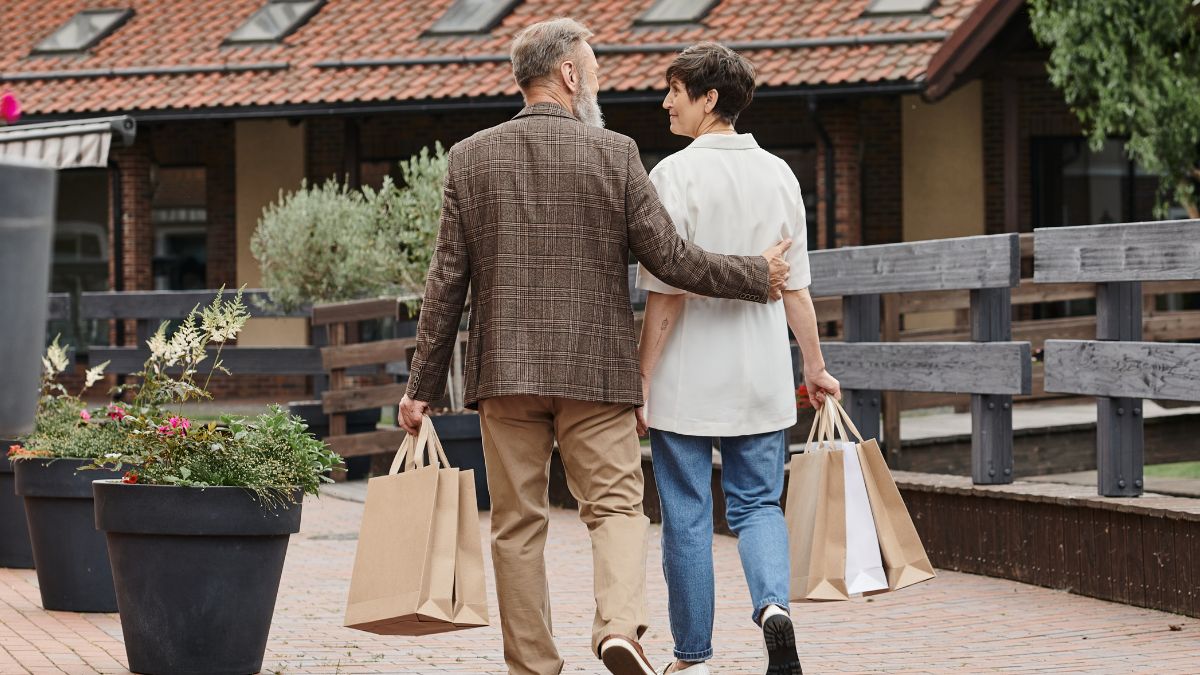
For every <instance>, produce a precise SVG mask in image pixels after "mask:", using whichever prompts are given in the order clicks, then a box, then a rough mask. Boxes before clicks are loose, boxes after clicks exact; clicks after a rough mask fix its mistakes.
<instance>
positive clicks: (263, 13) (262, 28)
mask: <svg viewBox="0 0 1200 675" xmlns="http://www.w3.org/2000/svg"><path fill="white" fill-rule="evenodd" d="M324 2H325V0H270V2H268V3H267V4H266V5H264V6H263V7H262V8H260V9H259V10H258V11H257V12H255V13H254V14H253V15H252V16H251V17H250V18H249V19H247V20H246V23H244V24H242V25H241V26H239V27H238V29H237V30H235V31H233V33H231V34H230V35H229V37H228V38H226V39H225V42H227V43H239V44H240V43H245V42H279V41H280V40H282V39H283V38H285V37H287V36H289V35H291V34H292V33H294V32H295V31H296V29H297V28H299V27H300V26H303V25H304V23H305V22H307V21H308V20H309V19H310V18H312V15H313V14H316V13H317V10H318V9H320V8H321V5H322V4H324Z"/></svg>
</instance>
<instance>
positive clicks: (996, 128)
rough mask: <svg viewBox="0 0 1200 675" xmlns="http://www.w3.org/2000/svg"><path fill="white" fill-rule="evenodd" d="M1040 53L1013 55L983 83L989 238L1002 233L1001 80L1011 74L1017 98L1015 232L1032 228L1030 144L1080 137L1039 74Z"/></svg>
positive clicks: (1073, 120) (1057, 93) (1059, 98)
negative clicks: (1038, 140)
mask: <svg viewBox="0 0 1200 675" xmlns="http://www.w3.org/2000/svg"><path fill="white" fill-rule="evenodd" d="M1043 58H1044V57H1043V56H1042V55H1040V54H1016V55H1014V56H1012V57H1010V58H1009V59H1008V60H1007V61H1006V62H1005V63H1004V64H1001V65H1000V66H998V67H997V69H996V72H994V73H992V74H989V75H987V76H985V77H983V78H982V80H983V143H984V152H983V155H984V190H985V197H984V200H985V208H986V219H987V220H986V222H987V232H988V234H996V233H1002V232H1004V231H1005V223H1004V200H1005V195H1004V79H1003V78H1004V75H1003V74H1001V73H1002V71H1003V69H1004V68H1005V66H1009V67H1010V68H1011V69H1012V72H1013V73H1014V74H1013V75H1011V77H1013V78H1014V81H1015V84H1016V96H1017V166H1018V178H1017V223H1018V226H1019V231H1021V232H1030V231H1032V229H1033V174H1032V164H1031V150H1032V146H1033V139H1035V138H1038V137H1051V136H1060V137H1061V136H1074V137H1079V136H1082V135H1083V129H1082V127H1081V126H1080V124H1079V120H1078V118H1076V117H1075V114H1074V113H1072V112H1071V110H1070V109H1069V108H1068V107H1067V104H1066V102H1065V101H1064V100H1063V96H1062V92H1060V91H1059V90H1058V89H1056V88H1055V87H1054V85H1052V84H1051V83H1050V80H1049V78H1048V77H1047V76H1046V75H1045V74H1044V73H1040V72H1038V71H1039V70H1040V69H1039V67H1038V65H1039V64H1040V63H1044V61H1043V60H1042V59H1043Z"/></svg>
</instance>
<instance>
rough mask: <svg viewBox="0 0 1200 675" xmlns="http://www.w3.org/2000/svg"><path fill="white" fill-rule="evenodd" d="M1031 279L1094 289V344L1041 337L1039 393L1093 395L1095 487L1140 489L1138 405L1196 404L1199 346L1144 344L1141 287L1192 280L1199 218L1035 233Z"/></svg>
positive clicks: (1117, 491) (1108, 492)
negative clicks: (1147, 401) (1042, 386)
mask: <svg viewBox="0 0 1200 675" xmlns="http://www.w3.org/2000/svg"><path fill="white" fill-rule="evenodd" d="M1034 247H1035V269H1036V271H1035V279H1036V280H1037V281H1038V282H1068V283H1081V282H1082V283H1094V284H1096V285H1097V294H1096V299H1097V307H1096V309H1097V313H1096V339H1095V340H1064V339H1054V340H1047V341H1046V389H1047V390H1048V391H1055V392H1063V393H1069V394H1083V395H1088V396H1096V397H1098V398H1097V399H1096V401H1097V403H1096V405H1097V422H1096V443H1097V489H1098V491H1099V493H1100V494H1101V495H1104V496H1108V497H1128V496H1135V495H1140V494H1141V493H1142V463H1143V462H1142V452H1143V420H1144V418H1143V415H1142V399H1144V398H1159V399H1176V400H1182V401H1200V344H1166V343H1160V342H1142V341H1141V340H1142V338H1143V317H1142V305H1143V303H1142V297H1143V293H1144V289H1143V288H1142V282H1143V281H1174V280H1189V281H1194V280H1200V221H1194V220H1184V221H1168V222H1154V223H1132V224H1121V225H1097V226H1089V227H1061V228H1047V229H1039V230H1037V231H1036V232H1034Z"/></svg>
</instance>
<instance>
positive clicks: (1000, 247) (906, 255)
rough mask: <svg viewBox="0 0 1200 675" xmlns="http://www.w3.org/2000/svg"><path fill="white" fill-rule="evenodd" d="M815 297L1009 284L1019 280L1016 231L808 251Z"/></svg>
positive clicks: (996, 286) (1003, 286) (1015, 283)
mask: <svg viewBox="0 0 1200 675" xmlns="http://www.w3.org/2000/svg"><path fill="white" fill-rule="evenodd" d="M808 257H809V264H810V266H811V268H812V278H813V284H812V287H811V289H810V290H811V292H812V294H813V296H814V297H822V296H831V295H866V294H872V293H903V292H909V291H945V290H956V289H975V288H1009V287H1012V286H1016V285H1017V284H1018V283H1020V280H1021V279H1020V267H1021V265H1020V262H1021V261H1020V254H1019V239H1018V237H1017V235H1015V234H998V235H989V236H979V237H960V238H956V239H938V240H934V241H917V242H906V243H900V244H880V245H876V246H852V247H846V248H839V249H830V250H821V251H811V252H809V254H808Z"/></svg>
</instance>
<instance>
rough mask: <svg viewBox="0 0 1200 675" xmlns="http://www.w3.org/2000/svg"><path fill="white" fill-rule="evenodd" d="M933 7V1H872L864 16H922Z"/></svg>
mask: <svg viewBox="0 0 1200 675" xmlns="http://www.w3.org/2000/svg"><path fill="white" fill-rule="evenodd" d="M932 6H933V0H871V4H869V5H867V10H866V11H865V12H863V14H864V15H867V16H869V15H872V14H921V13H924V12H928V11H929V8H930V7H932Z"/></svg>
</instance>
